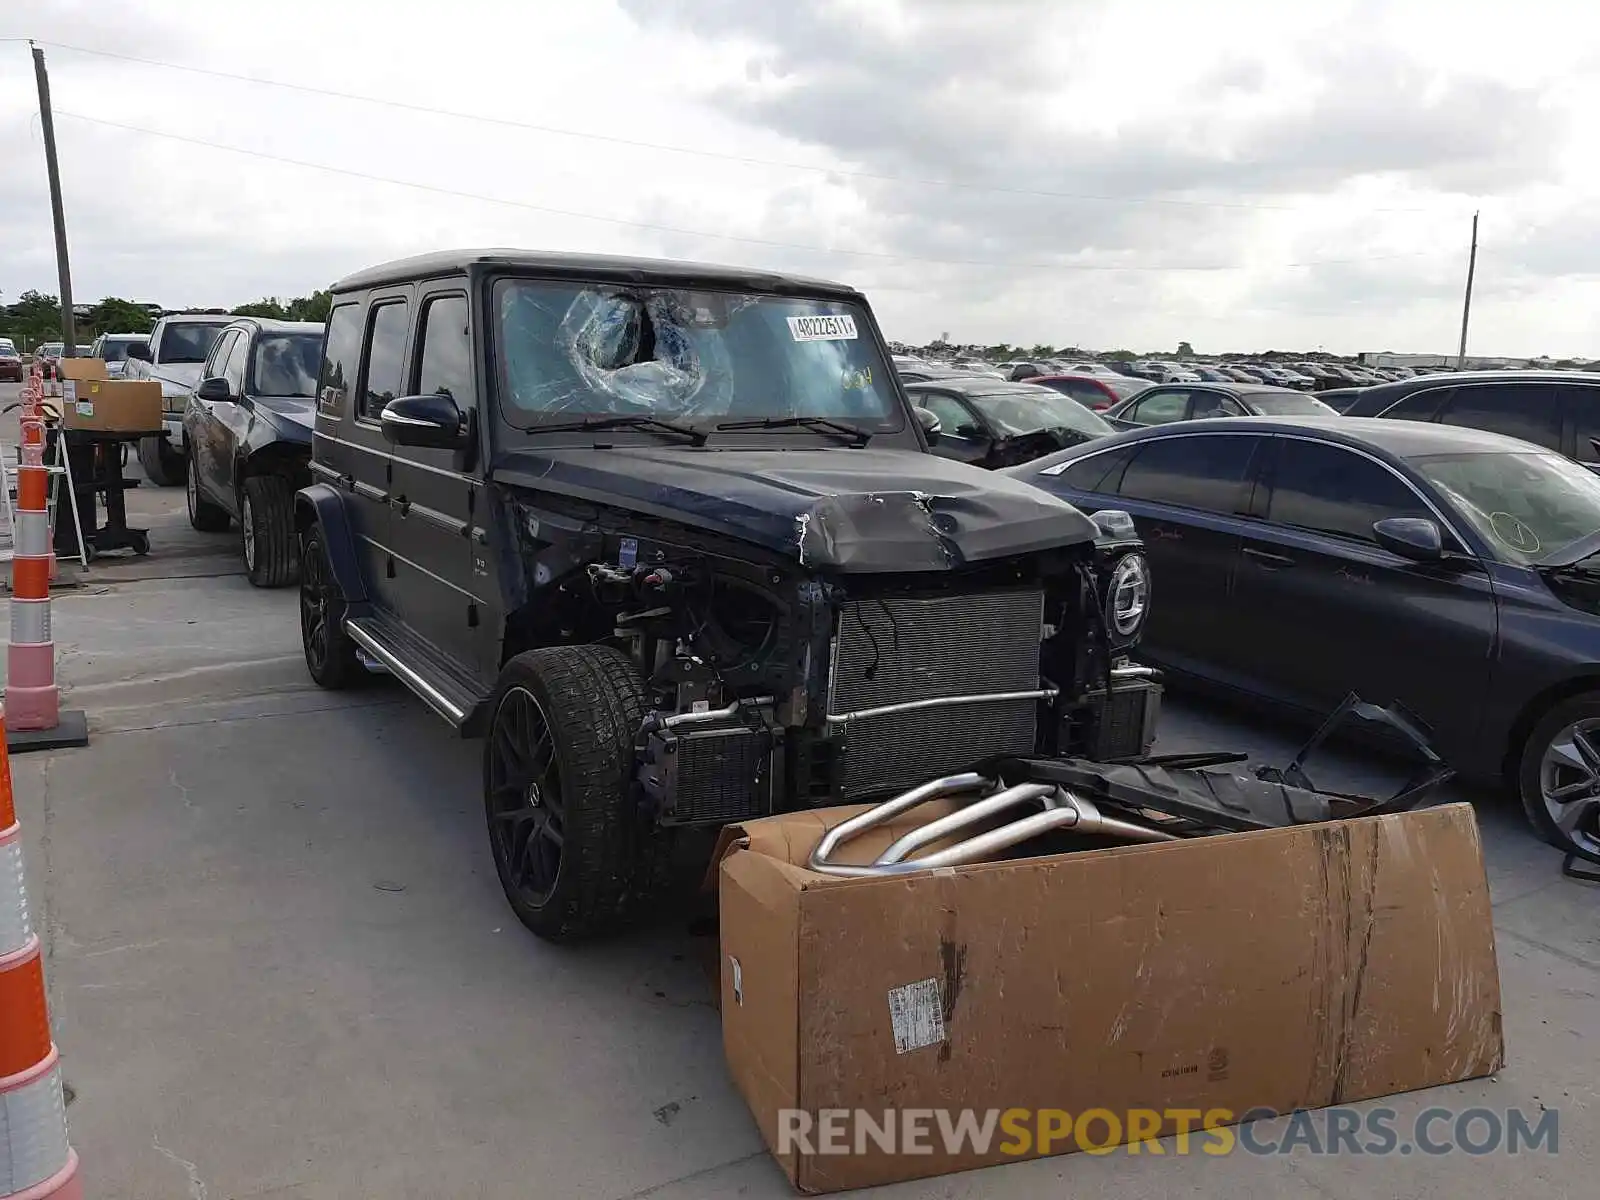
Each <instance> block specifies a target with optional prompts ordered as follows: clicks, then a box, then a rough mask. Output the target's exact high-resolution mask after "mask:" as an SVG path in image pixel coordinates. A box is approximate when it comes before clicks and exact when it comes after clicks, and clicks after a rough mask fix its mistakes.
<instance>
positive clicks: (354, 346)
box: [317, 304, 361, 417]
mask: <svg viewBox="0 0 1600 1200" xmlns="http://www.w3.org/2000/svg"><path fill="white" fill-rule="evenodd" d="M360 347H361V306H360V305H359V304H341V305H340V306H339V307H338V308H336V309H334V310H333V311H332V312H331V313H329V314H328V334H327V337H326V339H325V340H324V342H323V348H322V377H321V379H320V380H319V381H318V383H317V411H318V412H319V413H321V414H322V415H323V416H328V417H342V416H343V415H344V411H345V409H344V404H345V400H346V399H347V398H348V397H349V395H350V389H351V387H352V386H353V385H354V384H355V378H356V356H357V355H358V354H359V352H360Z"/></svg>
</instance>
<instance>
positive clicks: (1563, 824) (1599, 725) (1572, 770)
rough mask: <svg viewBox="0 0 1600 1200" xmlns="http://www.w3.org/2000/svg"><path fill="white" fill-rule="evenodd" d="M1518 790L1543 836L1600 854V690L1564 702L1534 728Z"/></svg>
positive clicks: (1558, 844) (1570, 847)
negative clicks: (1599, 691)
mask: <svg viewBox="0 0 1600 1200" xmlns="http://www.w3.org/2000/svg"><path fill="white" fill-rule="evenodd" d="M1517 790H1518V793H1519V795H1520V797H1521V799H1522V807H1523V809H1524V810H1525V811H1526V812H1527V814H1528V820H1529V821H1530V822H1532V824H1533V827H1534V829H1536V830H1537V831H1538V833H1539V836H1540V837H1542V838H1544V840H1545V841H1547V842H1549V843H1550V844H1551V845H1552V846H1556V847H1558V848H1559V849H1562V850H1578V851H1581V852H1583V853H1584V854H1587V855H1589V856H1591V857H1594V858H1600V693H1593V692H1591V693H1589V694H1588V695H1584V696H1577V697H1574V698H1573V699H1571V700H1566V701H1563V702H1562V703H1560V704H1558V705H1556V706H1555V707H1554V708H1552V709H1551V710H1550V711H1549V712H1548V713H1546V714H1545V715H1544V717H1543V719H1542V720H1540V721H1539V723H1538V724H1537V725H1535V726H1534V727H1533V732H1532V733H1530V734H1529V735H1528V741H1527V744H1526V745H1525V746H1524V747H1523V750H1522V760H1521V763H1520V766H1519V769H1518V772H1517Z"/></svg>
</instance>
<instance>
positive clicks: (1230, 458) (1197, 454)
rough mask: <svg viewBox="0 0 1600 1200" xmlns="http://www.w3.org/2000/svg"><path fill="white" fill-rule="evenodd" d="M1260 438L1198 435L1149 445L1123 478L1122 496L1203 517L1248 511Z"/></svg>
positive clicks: (1151, 442) (1145, 444)
mask: <svg viewBox="0 0 1600 1200" xmlns="http://www.w3.org/2000/svg"><path fill="white" fill-rule="evenodd" d="M1260 441H1261V439H1260V438H1258V437H1247V436H1241V435H1234V434H1209V435H1208V434H1199V435H1196V436H1194V437H1168V438H1158V439H1156V440H1155V441H1150V442H1145V443H1144V444H1143V445H1142V446H1141V447H1140V448H1139V452H1138V454H1136V455H1135V456H1134V459H1133V461H1132V462H1130V463H1129V464H1128V468H1127V470H1126V471H1125V472H1123V476H1122V487H1121V488H1120V489H1118V490H1119V491H1120V492H1121V494H1122V495H1124V496H1127V497H1129V498H1130V499H1134V500H1150V501H1154V502H1155V503H1158V504H1177V505H1182V506H1183V507H1184V508H1198V509H1200V510H1202V511H1204V512H1216V513H1232V512H1236V511H1238V510H1239V509H1241V508H1242V507H1243V502H1244V479H1245V473H1246V471H1248V470H1249V467H1250V456H1251V455H1252V454H1254V453H1255V449H1256V446H1257V445H1259V444H1260Z"/></svg>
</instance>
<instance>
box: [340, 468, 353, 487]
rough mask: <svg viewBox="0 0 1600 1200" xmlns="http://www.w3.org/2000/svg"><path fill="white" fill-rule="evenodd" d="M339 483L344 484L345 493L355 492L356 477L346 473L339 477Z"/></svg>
mask: <svg viewBox="0 0 1600 1200" xmlns="http://www.w3.org/2000/svg"><path fill="white" fill-rule="evenodd" d="M339 482H340V483H342V484H344V489H345V491H347V492H353V491H355V490H356V477H355V476H354V475H352V474H351V473H350V472H349V471H346V472H345V473H344V474H343V475H341V476H339Z"/></svg>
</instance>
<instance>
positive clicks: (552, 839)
mask: <svg viewBox="0 0 1600 1200" xmlns="http://www.w3.org/2000/svg"><path fill="white" fill-rule="evenodd" d="M488 784H489V796H488V802H489V832H490V837H491V839H492V840H493V843H494V852H495V858H496V859H497V860H498V861H499V864H500V867H501V872H502V875H503V877H504V879H505V880H506V885H507V887H509V888H510V889H511V890H513V891H515V892H516V893H518V894H519V895H520V896H521V897H522V898H523V899H524V900H525V901H527V902H528V903H529V904H531V905H533V906H535V907H538V906H540V905H543V904H544V903H545V902H546V901H547V900H548V899H549V898H550V893H551V892H552V891H554V890H555V886H556V880H557V879H558V878H559V876H560V874H561V855H562V849H563V846H564V844H565V840H566V809H565V807H564V805H563V797H562V792H561V777H560V774H559V772H558V770H557V767H556V755H555V738H554V737H553V735H552V734H551V731H550V722H549V721H548V720H547V719H546V717H545V714H544V709H542V708H541V707H540V706H539V702H538V700H536V699H534V696H533V693H532V692H530V691H529V690H528V689H527V688H524V687H513V688H510V689H508V690H507V692H506V694H505V695H504V696H502V697H501V699H500V704H499V706H498V707H497V708H496V709H495V713H494V723H493V725H492V727H491V729H490V731H489V780H488Z"/></svg>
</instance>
